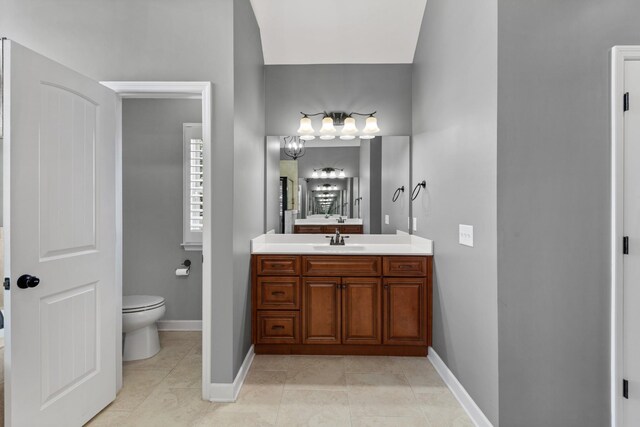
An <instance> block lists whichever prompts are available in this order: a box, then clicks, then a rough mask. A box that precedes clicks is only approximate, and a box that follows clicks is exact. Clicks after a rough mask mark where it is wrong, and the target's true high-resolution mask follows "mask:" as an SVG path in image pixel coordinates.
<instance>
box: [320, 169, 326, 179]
mask: <svg viewBox="0 0 640 427" xmlns="http://www.w3.org/2000/svg"><path fill="white" fill-rule="evenodd" d="M326 177H327V171H326V170H324V169H323V170H322V173H321V174H320V178H326Z"/></svg>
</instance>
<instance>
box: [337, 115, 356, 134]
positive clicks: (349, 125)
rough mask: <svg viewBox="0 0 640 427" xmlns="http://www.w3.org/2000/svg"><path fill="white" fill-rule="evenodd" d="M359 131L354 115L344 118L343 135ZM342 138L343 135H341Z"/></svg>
mask: <svg viewBox="0 0 640 427" xmlns="http://www.w3.org/2000/svg"><path fill="white" fill-rule="evenodd" d="M357 132H358V128H357V127H356V119H354V118H353V117H347V118H346V119H344V126H343V127H342V134H343V135H353V134H355V133H357ZM340 139H342V137H340Z"/></svg>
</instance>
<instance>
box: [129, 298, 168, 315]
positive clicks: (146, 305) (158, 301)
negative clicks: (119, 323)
mask: <svg viewBox="0 0 640 427" xmlns="http://www.w3.org/2000/svg"><path fill="white" fill-rule="evenodd" d="M163 304H164V298H162V297H157V296H152V295H126V296H124V297H122V311H124V312H126V311H133V310H140V309H147V310H148V309H151V308H155V307H160V306H162V305H163Z"/></svg>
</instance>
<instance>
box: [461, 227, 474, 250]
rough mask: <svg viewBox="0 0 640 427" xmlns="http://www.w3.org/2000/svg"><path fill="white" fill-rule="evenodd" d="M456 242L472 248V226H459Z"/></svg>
mask: <svg viewBox="0 0 640 427" xmlns="http://www.w3.org/2000/svg"><path fill="white" fill-rule="evenodd" d="M458 242H459V243H460V244H461V245H464V246H470V247H473V225H464V224H459V226H458Z"/></svg>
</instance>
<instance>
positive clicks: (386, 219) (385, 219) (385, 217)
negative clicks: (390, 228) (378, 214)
mask: <svg viewBox="0 0 640 427" xmlns="http://www.w3.org/2000/svg"><path fill="white" fill-rule="evenodd" d="M384 223H385V224H387V225H389V215H385V216H384Z"/></svg>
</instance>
